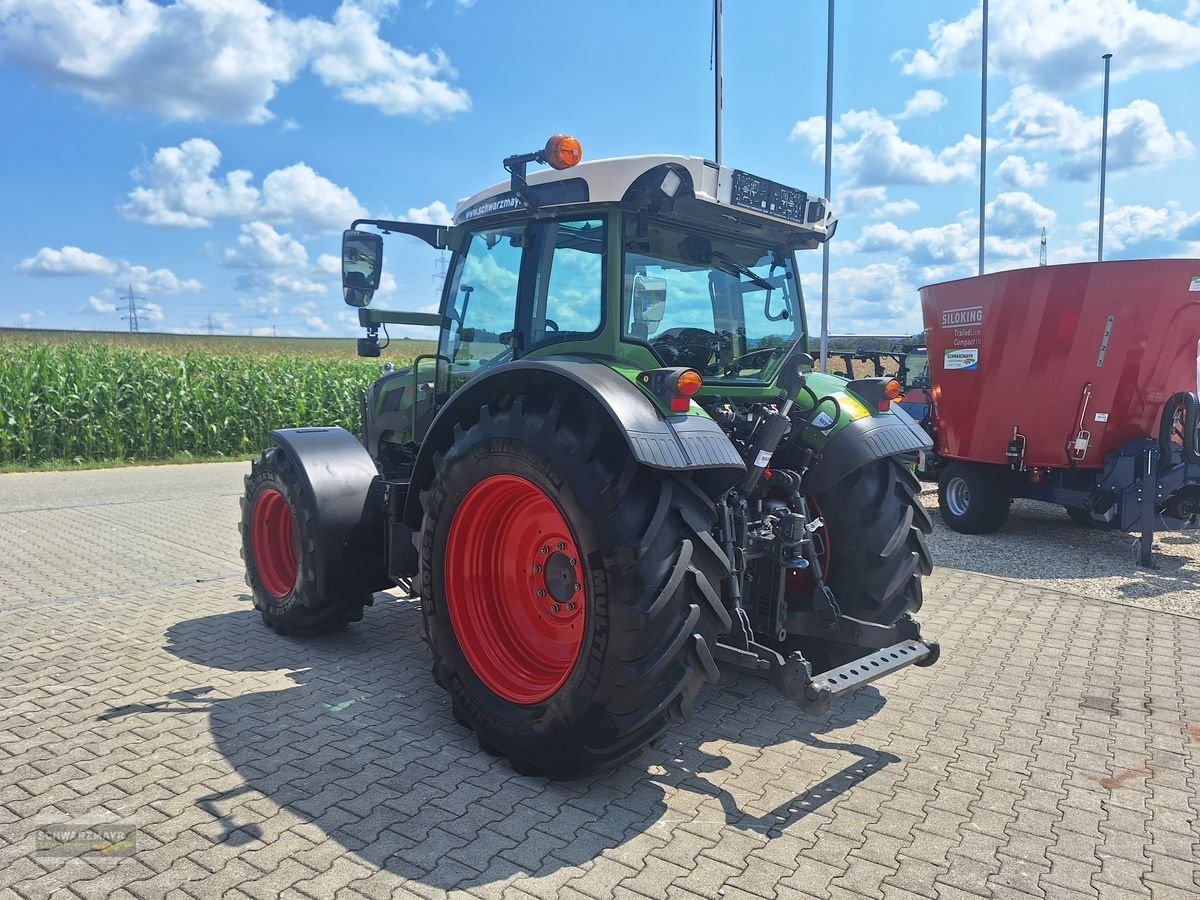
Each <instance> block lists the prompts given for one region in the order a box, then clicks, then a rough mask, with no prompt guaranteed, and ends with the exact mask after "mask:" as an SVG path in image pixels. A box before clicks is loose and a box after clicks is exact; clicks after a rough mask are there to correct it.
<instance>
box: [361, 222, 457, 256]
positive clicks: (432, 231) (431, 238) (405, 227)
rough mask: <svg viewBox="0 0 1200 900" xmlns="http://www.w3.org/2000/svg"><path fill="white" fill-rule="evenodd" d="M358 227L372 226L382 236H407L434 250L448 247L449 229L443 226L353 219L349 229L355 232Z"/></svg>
mask: <svg viewBox="0 0 1200 900" xmlns="http://www.w3.org/2000/svg"><path fill="white" fill-rule="evenodd" d="M359 225H374V226H375V227H376V228H378V229H379V230H380V231H382V232H383V233H384V234H392V233H395V234H408V235H412V236H413V237H415V238H418V239H419V240H422V241H424V242H425V243H427V244H428V245H429V246H430V247H432V248H433V249H434V250H445V249H446V248H447V247H448V246H449V243H448V238H449V233H450V229H449V228H447V227H446V226H445V225H426V224H424V223H422V222H395V221H392V220H390V219H355V220H354V221H353V222H352V223H350V229H351V230H352V231H357V230H358V226H359Z"/></svg>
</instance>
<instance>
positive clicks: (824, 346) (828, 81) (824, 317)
mask: <svg viewBox="0 0 1200 900" xmlns="http://www.w3.org/2000/svg"><path fill="white" fill-rule="evenodd" d="M833 2H834V0H829V16H828V18H829V33H828V35H826V38H825V201H826V202H829V199H830V194H832V193H833ZM820 365H821V371H822V372H828V371H829V241H826V242H825V243H824V244H822V245H821V363H820Z"/></svg>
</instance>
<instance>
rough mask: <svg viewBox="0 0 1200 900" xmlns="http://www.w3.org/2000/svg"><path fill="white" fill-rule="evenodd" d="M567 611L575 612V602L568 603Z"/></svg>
mask: <svg viewBox="0 0 1200 900" xmlns="http://www.w3.org/2000/svg"><path fill="white" fill-rule="evenodd" d="M567 612H575V604H574V603H567Z"/></svg>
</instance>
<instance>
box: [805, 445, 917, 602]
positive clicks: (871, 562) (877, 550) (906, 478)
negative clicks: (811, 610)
mask: <svg viewBox="0 0 1200 900" xmlns="http://www.w3.org/2000/svg"><path fill="white" fill-rule="evenodd" d="M910 465H911V462H910V461H909V460H907V459H903V458H898V457H894V456H893V457H887V458H885V459H879V460H876V461H874V462H872V463H869V464H867V465H866V466H863V467H862V468H861V469H858V470H857V471H855V472H851V473H850V474H849V475H847V476H846V477H845V478H843V479H842V480H841V481H839V482H838V483H837V484H835V485H834V486H833V487H832V488H830V489H829V490H828V491H826V492H825V493H823V494H821V495H820V496H819V497H817V502H818V504H819V506H820V509H821V514H822V517H823V518H824V519H825V533H826V535H827V536H828V539H829V541H830V543H831V545H832V546H831V549H830V554H831V558H830V561H829V573H828V575H827V577H826V583H827V584H828V585H829V587H830V589H831V590H832V591H833V595H834V597H836V598H837V602H838V606H840V607H841V610H842V612H843V613H846V614H847V615H850V616H854V617H855V618H859V619H865V620H867V621H869V622H875V623H878V624H881V625H891V624H892V623H894V622H895V621H896V620H898V619H899V618H900V617H901V616H902V615H904V614H905V613H909V612H916V611H917V610H918V609H920V608H921V602H922V593H921V576H922V575H928V574H929V573H930V572H932V571H933V559H932V557H931V556H930V554H929V545H928V544H927V543H926V540H925V535H927V534H929V533H930V532H931V531H932V530H933V523H932V522H931V521H930V519H929V513H928V512H926V510H925V507H924V506H922V505H921V483H920V482H919V481H918V480H917V477H916V475H914V474H913V471H912V469H911V468H910Z"/></svg>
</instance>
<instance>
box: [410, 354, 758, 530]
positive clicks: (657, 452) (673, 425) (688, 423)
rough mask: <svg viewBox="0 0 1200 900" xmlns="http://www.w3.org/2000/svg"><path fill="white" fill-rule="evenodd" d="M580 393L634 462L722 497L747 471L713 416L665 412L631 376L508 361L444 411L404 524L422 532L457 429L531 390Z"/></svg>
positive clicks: (561, 363) (585, 361)
mask: <svg viewBox="0 0 1200 900" xmlns="http://www.w3.org/2000/svg"><path fill="white" fill-rule="evenodd" d="M556 387H558V388H567V389H570V388H572V387H573V388H577V389H579V390H581V391H582V392H584V393H585V394H586V396H588V397H590V398H591V399H592V400H593V401H595V403H596V404H597V406H598V407H599V408H600V409H602V410H604V412H605V413H607V415H608V416H609V418H610V419H611V420H612V422H613V424H614V425H615V426H616V427H617V428H618V429H619V430H620V432H621V434H623V435H624V436H625V441H626V443H627V444H628V446H629V451H630V453H632V454H633V457H634V459H636V460H637V461H638V462H640V463H642V464H643V465H645V466H649V467H650V468H652V469H663V470H668V471H680V472H695V473H697V477H696V481H697V483H698V484H699V485H700V487H701V488H703V489H704V490H705V491H707V492H709V493H710V494H712V495H713V496H716V495H718V494H720V493H722V492H723V491H725V490H726V489H727V488H729V487H730V486H731V485H733V484H734V482H736V481H737V480H738V478H740V477H741V475H742V473H743V472H745V469H746V464H745V463H744V462H743V461H742V457H741V455H740V454H739V453H738V451H737V448H736V447H734V445H733V443H732V442H731V441H730V440H729V438H728V437H727V436H726V435H725V432H724V431H722V430H721V427H720V426H719V425H717V423H716V422H714V421H713V420H712V419H709V418H707V417H701V416H688V415H676V416H668V415H665V414H664V413H662V412H661V411H660V410H659V409H658V406H657V405H656V404H655V403H654V401H653V400H651V399H650V398H649V397H647V396H646V395H645V394H644V393H642V391H641V389H640V388H638V387H637V386H636V385H634V384H633V383H632V382H630V381H629V379H627V378H625V377H624V376H623V375H621V374H620V373H618V372H614V371H613V370H612V369H611V368H610V367H609V366H607V365H605V364H604V363H602V362H598V361H596V360H594V359H590V358H588V357H572V356H566V355H563V356H556V357H542V358H539V359H530V360H515V361H513V362H509V363H503V364H502V365H499V366H496V367H495V368H492V369H489V370H487V371H485V372H483V373H481V374H479V375H476V376H475V377H474V378H472V379H471V380H470V381H469V382H467V384H466V385H464V386H463V387H462V388H460V389H459V390H458V392H457V393H455V394H454V395H453V396H452V397H451V398H450V400H449V401H448V402H447V403H446V404H445V405H444V406H443V407H442V408H441V409H440V410H438V413H437V415H436V416H435V417H434V419H433V422H432V423H431V424H430V426H429V431H428V432H427V433H426V435H425V439H424V440H423V441H422V442H421V449H420V451H419V453H418V455H417V461H416V465H415V467H414V469H413V479H412V489H410V490H409V492H408V497H407V501H406V503H405V507H404V521H405V523H407V524H408V525H409V526H410V527H412V528H414V529H415V528H418V527H419V526H420V520H421V510H420V500H419V493H420V491H421V489H422V488H424V486H425V485H427V484H428V483H429V482H430V480H431V479H432V477H433V455H434V454H435V453H438V452H441V451H442V450H444V449H445V448H446V447H448V446H449V445H450V442H451V440H452V438H453V434H454V427H455V426H456V425H459V424H461V423H462V422H465V421H467V422H474V421H476V419H477V418H478V416H479V409H480V407H481V406H482V405H483V404H484V403H486V402H487V401H488V400H489V399H491V398H495V397H502V396H505V395H508V394H514V393H521V392H523V391H527V390H540V391H545V390H547V389H551V390H553V389H555V388H556Z"/></svg>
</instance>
